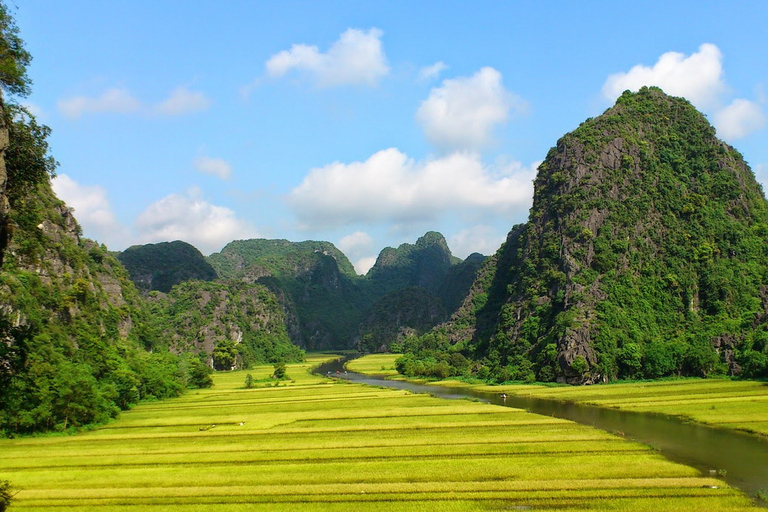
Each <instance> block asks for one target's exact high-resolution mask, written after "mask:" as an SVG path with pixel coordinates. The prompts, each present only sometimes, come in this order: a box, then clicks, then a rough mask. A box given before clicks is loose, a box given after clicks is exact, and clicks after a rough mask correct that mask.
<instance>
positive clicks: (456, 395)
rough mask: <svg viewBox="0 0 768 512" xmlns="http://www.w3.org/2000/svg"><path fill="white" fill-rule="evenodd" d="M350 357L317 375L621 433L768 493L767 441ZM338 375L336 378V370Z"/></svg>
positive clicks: (328, 365)
mask: <svg viewBox="0 0 768 512" xmlns="http://www.w3.org/2000/svg"><path fill="white" fill-rule="evenodd" d="M345 361H346V359H339V360H336V361H333V362H329V363H326V364H323V365H321V366H319V367H318V368H317V370H316V372H317V373H320V374H324V375H327V373H328V372H329V371H330V372H331V373H332V374H333V375H334V376H336V377H339V378H343V379H346V380H350V381H353V382H359V383H361V384H370V385H373V386H383V387H389V388H395V389H407V390H409V391H412V392H414V393H427V394H430V395H434V396H436V397H439V398H446V399H467V398H472V399H478V400H480V401H483V402H487V403H492V404H495V405H502V406H507V407H516V408H520V409H525V410H527V411H529V412H533V413H536V414H542V415H546V416H553V417H556V418H563V419H567V420H571V421H575V422H577V423H581V424H584V425H591V426H593V427H596V428H599V429H602V430H606V431H608V432H613V433H618V434H620V435H622V436H624V437H626V438H627V439H631V440H635V441H639V442H641V443H644V444H647V445H649V446H651V447H653V448H654V449H656V450H658V451H659V452H660V453H661V454H662V455H664V456H665V457H667V458H668V459H670V460H673V461H675V462H680V463H682V464H686V465H688V466H693V467H695V468H697V469H699V470H701V471H702V473H703V474H705V475H708V474H712V473H714V474H719V475H721V476H723V478H724V479H725V481H726V482H728V483H729V484H730V485H731V486H733V487H737V488H739V489H741V490H742V491H744V492H746V493H747V494H749V495H750V496H755V494H756V493H757V491H760V490H762V491H763V492H768V439H765V438H763V437H760V436H757V435H751V434H746V433H742V432H737V431H734V430H727V429H721V428H714V427H708V426H706V425H701V424H696V423H689V422H686V421H684V420H681V419H678V418H674V417H670V416H665V415H660V414H653V413H637V412H631V411H620V410H617V409H607V408H602V407H595V406H589V405H580V404H574V403H571V402H560V401H556V400H545V399H540V398H530V397H517V396H507V397H506V398H503V397H501V396H499V395H498V394H494V393H484V392H480V391H475V390H472V389H468V388H451V387H444V386H430V385H426V384H416V383H412V382H405V381H400V380H387V379H384V378H380V377H374V376H369V375H362V374H359V373H354V372H345V370H344V363H345ZM337 371H338V372H339V373H338V374H336V372H337Z"/></svg>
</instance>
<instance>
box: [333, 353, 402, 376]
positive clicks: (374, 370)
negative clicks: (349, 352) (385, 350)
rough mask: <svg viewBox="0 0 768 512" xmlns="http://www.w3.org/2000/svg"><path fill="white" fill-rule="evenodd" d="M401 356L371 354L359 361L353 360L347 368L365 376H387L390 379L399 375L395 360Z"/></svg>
mask: <svg viewBox="0 0 768 512" xmlns="http://www.w3.org/2000/svg"><path fill="white" fill-rule="evenodd" d="M398 357H400V355H399V354H370V355H367V356H364V357H360V358H358V359H353V360H352V361H349V362H348V363H347V364H346V367H347V368H348V369H349V370H350V371H353V372H357V373H363V374H365V375H385V376H388V377H391V376H396V375H398V373H397V370H396V369H395V360H396V359H397V358H398Z"/></svg>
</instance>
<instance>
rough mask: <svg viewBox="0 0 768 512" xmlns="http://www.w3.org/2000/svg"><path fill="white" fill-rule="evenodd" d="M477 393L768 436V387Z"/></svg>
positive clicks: (684, 383)
mask: <svg viewBox="0 0 768 512" xmlns="http://www.w3.org/2000/svg"><path fill="white" fill-rule="evenodd" d="M478 389H489V390H490V389H492V390H493V391H494V392H500V391H503V392H505V393H508V394H515V395H521V396H534V397H537V398H548V399H553V400H566V401H569V402H578V403H585V404H591V405H599V406H601V407H611V408H615V409H624V410H631V411H636V412H649V413H659V414H666V415H669V416H680V417H683V418H686V419H690V420H693V421H696V422H698V423H705V424H707V425H713V426H717V427H721V428H730V429H736V430H743V431H745V432H751V433H756V434H761V435H765V436H768V386H767V385H766V384H765V383H764V382H750V381H734V380H724V379H706V380H702V379H681V380H666V381H654V382H631V383H617V384H611V385H606V386H588V387H570V386H567V387H561V386H558V387H543V386H502V387H498V386H494V387H493V388H482V387H479V388H478Z"/></svg>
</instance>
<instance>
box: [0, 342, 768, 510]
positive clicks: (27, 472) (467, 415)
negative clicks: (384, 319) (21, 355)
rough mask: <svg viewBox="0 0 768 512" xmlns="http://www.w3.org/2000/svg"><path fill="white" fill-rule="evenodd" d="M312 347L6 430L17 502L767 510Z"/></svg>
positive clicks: (605, 447)
mask: <svg viewBox="0 0 768 512" xmlns="http://www.w3.org/2000/svg"><path fill="white" fill-rule="evenodd" d="M326 357H327V356H326ZM317 361H318V359H316V358H309V360H308V361H307V362H306V363H302V364H289V365H287V370H288V373H289V374H290V375H291V376H293V377H294V380H293V381H281V382H277V381H275V380H274V379H271V380H272V382H271V383H270V382H267V381H268V380H270V379H269V375H270V374H271V373H272V372H273V370H274V368H273V367H272V366H271V365H267V366H260V367H257V368H253V369H251V370H249V373H251V374H252V375H253V377H254V381H255V384H256V386H255V387H253V388H251V389H244V388H243V387H242V383H243V379H244V374H245V372H226V373H219V374H216V375H215V376H214V379H215V387H214V388H213V389H210V390H200V391H195V392H191V393H188V394H186V395H184V396H182V397H179V398H175V399H172V400H168V401H164V402H158V403H149V404H142V405H139V406H138V407H136V408H134V409H133V410H131V411H129V412H127V413H125V414H124V415H123V416H122V418H121V419H120V420H118V421H116V422H113V423H111V424H110V425H108V426H106V427H102V428H99V429H96V430H93V431H90V432H86V433H82V434H80V435H78V436H70V437H61V436H54V437H39V438H27V439H13V440H9V439H6V440H0V450H1V451H2V453H3V457H2V458H1V459H0V474H2V475H3V478H5V479H9V480H10V481H11V482H12V483H13V485H14V488H15V489H17V490H18V494H17V495H16V497H15V500H14V503H13V507H14V509H18V510H25V509H42V508H45V509H46V510H72V509H77V510H113V509H114V510H122V511H130V510H169V509H173V510H216V509H221V508H222V507H226V508H227V509H228V510H230V509H231V510H320V509H322V510H351V509H355V510H382V511H383V510H395V511H405V510H425V509H431V510H456V511H465V510H489V509H490V510H500V509H518V508H519V509H523V508H528V507H530V508H532V509H537V508H547V509H548V510H590V509H592V510H594V509H600V510H625V511H629V510H632V511H643V510H647V511H651V510H653V511H659V510H661V511H683V510H723V511H737V510H739V511H747V510H760V509H759V508H757V507H755V506H754V505H752V504H751V503H750V501H749V500H748V499H747V498H746V497H745V496H743V495H742V494H740V493H738V492H737V491H735V490H734V489H732V488H729V487H728V486H727V485H726V484H725V483H724V482H723V481H722V480H720V479H717V478H711V477H702V476H700V475H699V474H698V471H696V470H694V469H692V468H689V467H686V466H683V465H679V464H675V463H672V462H669V461H667V460H665V459H664V458H663V457H661V456H660V455H659V454H657V453H655V452H654V451H652V450H651V449H649V448H647V447H645V446H643V445H640V444H637V443H633V442H629V441H627V440H625V439H623V438H621V437H618V436H614V435H611V434H608V433H605V432H601V431H598V430H595V429H592V428H589V427H584V426H580V425H577V424H574V423H571V422H567V421H563V420H558V419H554V418H550V417H543V416H537V415H533V414H529V413H526V412H524V411H521V410H516V409H511V408H506V407H497V406H492V405H488V404H482V403H477V402H470V401H447V400H441V399H436V398H432V397H429V396H426V395H413V394H410V393H407V392H404V391H398V390H389V389H378V388H371V387H367V386H362V385H356V384H350V383H348V382H345V381H337V380H327V379H322V378H320V377H317V376H314V375H310V374H309V373H307V371H308V370H309V369H310V367H311V365H312V364H315V363H316V362H317ZM262 381H264V382H262ZM275 384H278V385H277V386H275ZM201 475H204V477H201Z"/></svg>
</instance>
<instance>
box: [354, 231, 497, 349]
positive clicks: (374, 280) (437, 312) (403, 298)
mask: <svg viewBox="0 0 768 512" xmlns="http://www.w3.org/2000/svg"><path fill="white" fill-rule="evenodd" d="M484 260H485V257H484V256H482V255H480V254H473V255H470V257H468V258H467V259H466V260H465V261H461V260H460V259H459V258H456V257H455V256H453V255H452V254H451V250H450V249H449V248H448V243H447V242H446V240H445V238H444V237H443V235H442V234H440V233H437V232H434V231H430V232H428V233H426V234H425V235H424V236H422V237H421V238H419V239H418V240H417V241H416V243H415V244H407V243H406V244H402V245H400V246H399V247H398V248H397V249H394V248H391V247H387V248H385V249H384V250H382V251H381V253H380V254H379V257H378V258H377V260H376V263H375V264H374V265H373V267H371V269H370V270H369V271H368V274H367V275H366V279H365V280H364V281H363V286H365V287H366V288H367V290H368V296H371V297H374V302H373V304H372V306H371V308H370V309H369V310H368V312H367V313H366V315H365V317H364V318H363V321H362V323H361V324H360V328H359V335H358V343H357V347H358V349H360V350H362V351H364V352H369V351H377V352H381V351H387V350H390V349H391V347H394V349H399V348H400V343H401V342H402V341H403V339H404V338H406V337H408V336H413V335H419V334H423V333H425V332H427V331H428V330H429V329H431V328H433V327H435V326H436V325H439V324H441V323H443V322H445V321H446V320H447V319H448V317H449V315H450V314H451V313H452V312H453V311H455V310H456V308H457V307H458V306H459V304H460V303H461V301H462V300H463V298H464V297H465V296H466V294H467V291H468V290H469V287H470V286H471V285H472V283H473V281H474V279H475V275H476V273H477V271H478V269H479V268H480V266H481V265H482V263H483V261H484Z"/></svg>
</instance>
